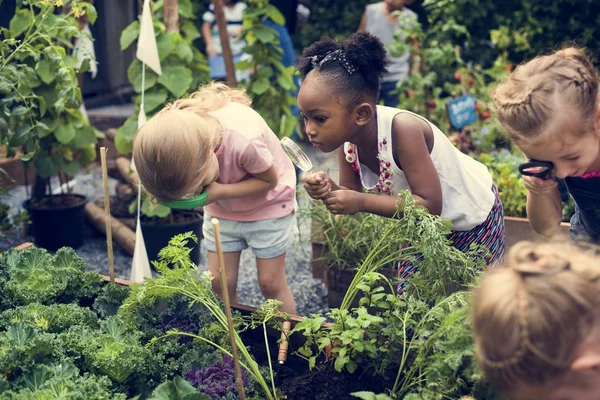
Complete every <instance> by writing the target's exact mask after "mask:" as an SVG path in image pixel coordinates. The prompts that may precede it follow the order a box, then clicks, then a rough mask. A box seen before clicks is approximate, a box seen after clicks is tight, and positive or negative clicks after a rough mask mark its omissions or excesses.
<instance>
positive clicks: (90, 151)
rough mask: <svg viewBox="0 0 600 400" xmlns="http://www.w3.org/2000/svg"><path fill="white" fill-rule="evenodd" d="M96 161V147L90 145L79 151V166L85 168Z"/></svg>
mask: <svg viewBox="0 0 600 400" xmlns="http://www.w3.org/2000/svg"><path fill="white" fill-rule="evenodd" d="M95 159H96V146H94V145H91V146H88V147H84V148H83V149H81V153H80V154H79V157H78V160H77V161H79V165H81V166H82V167H83V166H86V165H88V164H90V163H91V162H93V161H94V160H95Z"/></svg>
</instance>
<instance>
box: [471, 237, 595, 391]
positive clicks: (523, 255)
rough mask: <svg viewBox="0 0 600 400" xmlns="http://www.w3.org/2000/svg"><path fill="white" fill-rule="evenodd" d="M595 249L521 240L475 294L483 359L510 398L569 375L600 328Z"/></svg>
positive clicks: (494, 381)
mask: <svg viewBox="0 0 600 400" xmlns="http://www.w3.org/2000/svg"><path fill="white" fill-rule="evenodd" d="M598 253H599V251H598V248H596V247H593V246H592V245H585V246H584V245H574V244H570V243H544V244H535V243H531V242H521V243H519V244H517V245H515V246H514V247H513V249H511V251H510V254H509V256H508V260H507V262H506V267H505V268H501V269H498V270H496V271H494V272H492V273H490V274H489V275H488V276H486V277H485V278H484V280H483V282H482V285H481V286H480V287H479V289H478V290H477V294H476V296H475V304H474V309H473V327H474V335H475V345H476V354H477V359H478V360H479V363H480V365H481V367H482V368H483V371H484V373H485V375H486V376H487V378H488V379H489V381H490V383H491V384H492V385H493V386H494V387H496V389H498V390H500V391H501V392H504V393H505V394H508V393H511V392H514V391H515V390H516V389H517V388H518V387H519V385H520V384H521V385H522V384H524V383H525V384H527V385H532V386H533V387H538V386H539V387H541V386H542V385H544V384H546V383H548V382H551V381H553V380H554V379H556V378H560V377H561V376H563V374H565V373H566V372H567V371H569V369H570V367H571V364H572V362H573V361H574V359H575V357H576V356H577V351H578V348H579V345H581V344H582V343H583V342H584V340H585V339H586V338H587V337H588V336H589V335H590V333H591V331H592V329H593V328H594V327H595V326H596V325H598V324H599V322H600V321H599V319H598V317H599V316H600V280H599V278H600V258H599V257H598Z"/></svg>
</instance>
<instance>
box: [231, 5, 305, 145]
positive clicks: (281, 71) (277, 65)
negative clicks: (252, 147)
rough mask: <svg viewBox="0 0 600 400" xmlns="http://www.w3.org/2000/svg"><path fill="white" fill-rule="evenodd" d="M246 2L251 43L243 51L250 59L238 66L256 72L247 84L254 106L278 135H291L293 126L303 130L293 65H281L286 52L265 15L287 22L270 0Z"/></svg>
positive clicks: (246, 31) (246, 35)
mask: <svg viewBox="0 0 600 400" xmlns="http://www.w3.org/2000/svg"><path fill="white" fill-rule="evenodd" d="M247 3H248V8H247V9H246V11H245V12H244V22H243V27H244V30H243V35H244V38H245V40H246V42H247V43H248V45H247V46H246V48H245V49H244V51H245V52H246V53H247V54H249V55H250V56H251V59H250V60H248V61H241V62H239V63H238V64H237V65H236V67H237V68H240V69H250V70H253V71H256V72H255V73H254V74H252V76H251V78H250V82H248V83H247V85H246V89H247V90H248V93H249V94H250V95H251V96H252V107H253V108H254V109H255V110H256V111H257V112H258V113H259V114H260V115H261V116H262V117H263V118H264V119H265V121H266V122H267V124H268V125H269V126H270V127H271V129H272V130H273V132H275V133H276V134H277V135H278V136H279V137H286V136H290V135H291V134H292V132H293V131H294V129H297V131H298V132H300V131H301V130H300V129H298V121H297V120H296V118H295V117H294V115H293V114H292V106H295V105H296V104H297V103H296V99H295V97H294V96H293V90H294V89H295V83H294V66H289V67H286V66H284V65H283V64H282V62H281V60H282V55H283V51H282V50H281V47H279V39H277V33H276V31H275V30H274V29H273V28H271V27H269V26H266V25H265V24H264V19H265V18H269V19H271V20H272V21H273V22H275V23H276V24H280V25H284V24H285V19H284V17H283V15H281V13H280V12H279V10H278V9H277V8H276V7H275V6H273V5H271V4H269V0H249V1H248V2H247Z"/></svg>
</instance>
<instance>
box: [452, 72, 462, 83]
mask: <svg viewBox="0 0 600 400" xmlns="http://www.w3.org/2000/svg"><path fill="white" fill-rule="evenodd" d="M461 79H462V74H461V73H460V72H455V73H454V80H455V81H460V80H461Z"/></svg>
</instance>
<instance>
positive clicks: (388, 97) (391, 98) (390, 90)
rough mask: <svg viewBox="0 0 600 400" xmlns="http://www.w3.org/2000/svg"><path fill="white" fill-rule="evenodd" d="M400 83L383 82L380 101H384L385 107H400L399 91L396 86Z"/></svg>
mask: <svg viewBox="0 0 600 400" xmlns="http://www.w3.org/2000/svg"><path fill="white" fill-rule="evenodd" d="M397 85H398V81H383V82H381V90H380V91H379V100H380V101H383V105H384V106H388V107H398V104H399V103H400V100H399V98H398V95H399V93H398V89H396V86H397Z"/></svg>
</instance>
